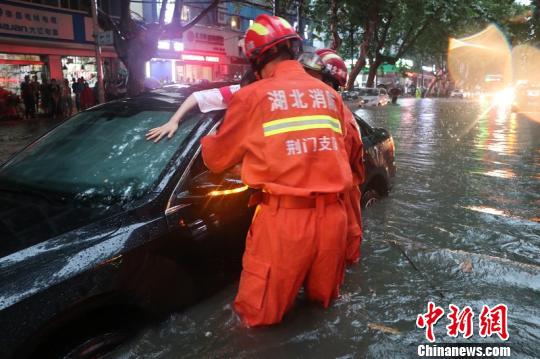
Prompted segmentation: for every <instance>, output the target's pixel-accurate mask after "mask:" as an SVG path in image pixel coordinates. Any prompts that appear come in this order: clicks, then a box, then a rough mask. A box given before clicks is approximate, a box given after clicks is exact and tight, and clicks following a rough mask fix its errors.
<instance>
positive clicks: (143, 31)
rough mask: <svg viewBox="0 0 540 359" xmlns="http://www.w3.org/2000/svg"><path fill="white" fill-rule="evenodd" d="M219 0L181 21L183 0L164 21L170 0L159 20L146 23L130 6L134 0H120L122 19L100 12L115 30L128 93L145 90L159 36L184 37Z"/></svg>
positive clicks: (104, 22)
mask: <svg viewBox="0 0 540 359" xmlns="http://www.w3.org/2000/svg"><path fill="white" fill-rule="evenodd" d="M219 2H220V0H212V1H211V2H210V3H209V4H207V5H206V7H205V8H204V9H202V11H201V12H200V13H199V14H198V15H197V16H195V17H194V18H193V19H192V20H191V21H189V22H188V23H186V24H182V23H181V21H180V14H181V11H182V6H183V1H182V0H176V1H175V4H174V10H173V17H172V21H171V22H170V23H169V24H166V23H165V9H166V6H167V3H168V0H163V1H162V3H161V9H160V14H159V22H158V23H154V24H144V23H143V22H142V21H139V20H135V19H134V18H133V17H132V13H131V10H130V5H131V0H120V11H121V13H120V21H119V23H116V22H115V21H114V20H112V19H111V18H110V17H108V16H107V14H105V13H103V12H100V14H99V15H100V16H99V19H100V25H101V26H102V27H104V28H105V29H108V30H113V33H114V47H115V50H116V53H117V54H118V57H119V58H120V60H121V61H122V62H123V63H124V65H125V66H126V67H127V69H128V74H129V78H128V88H127V91H128V95H129V96H136V95H138V94H139V93H141V91H142V90H143V81H144V77H145V64H146V62H147V61H150V59H151V58H152V57H154V55H155V54H156V51H157V44H158V41H159V39H160V38H171V37H181V36H182V34H183V33H184V32H185V31H187V30H188V29H190V28H191V27H193V26H194V25H195V24H196V23H198V22H199V21H200V20H201V19H202V18H203V17H205V16H206V15H207V14H208V13H209V12H210V11H211V10H212V9H214V8H215V7H216V6H217V5H218V4H219Z"/></svg>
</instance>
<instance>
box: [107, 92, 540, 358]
mask: <svg viewBox="0 0 540 359" xmlns="http://www.w3.org/2000/svg"><path fill="white" fill-rule="evenodd" d="M399 103H400V104H399V105H398V106H393V105H389V106H386V107H381V108H375V109H370V110H359V111H358V112H357V113H358V114H359V115H360V116H362V117H364V118H366V120H368V122H371V123H372V124H374V125H376V126H381V127H385V128H388V129H389V130H390V132H391V133H392V134H393V136H394V139H395V142H396V163H397V168H398V172H397V178H396V183H395V186H394V189H393V191H392V193H391V194H390V197H389V198H387V199H385V200H383V201H382V202H381V203H380V204H379V205H377V206H375V207H373V208H371V209H370V210H369V211H366V212H365V213H364V228H365V229H364V242H363V244H362V255H363V258H362V262H361V264H360V265H356V266H353V267H351V268H349V269H348V270H347V277H346V280H345V283H344V285H343V291H342V296H341V297H340V298H339V300H337V301H336V302H335V303H334V304H333V305H332V306H331V307H330V308H329V309H327V310H323V309H321V308H320V307H318V306H316V305H311V304H309V303H306V302H305V301H304V300H300V301H299V302H298V305H296V306H295V308H294V309H293V311H292V312H291V313H290V314H289V315H287V316H286V318H285V320H284V322H283V323H282V324H281V325H278V326H275V327H272V328H262V329H245V328H243V327H242V326H241V325H240V324H239V323H238V321H237V320H236V317H235V315H234V313H233V312H232V310H231V305H230V303H231V302H232V300H233V298H234V294H235V292H236V286H237V283H235V284H232V285H231V286H230V287H229V288H228V289H226V290H224V291H223V292H221V293H219V294H218V295H216V296H214V297H212V298H209V299H208V300H206V301H204V302H201V303H199V304H198V305H197V306H194V307H192V308H190V309H188V310H187V311H185V312H183V313H178V314H175V315H172V316H171V317H170V318H169V319H168V320H167V321H166V322H163V323H161V324H160V325H158V326H156V327H153V328H150V329H148V330H146V331H144V332H143V333H142V334H141V335H140V336H139V337H138V338H137V339H136V340H134V341H133V342H132V343H129V344H128V345H126V346H124V347H123V348H121V349H120V350H118V351H117V352H116V353H115V354H114V355H113V356H114V357H119V358H136V357H166V358H169V357H170V358H175V357H191V358H200V357H234V358H252V357H256V356H258V357H304V358H310V357H343V358H353V357H359V358H363V357H368V358H393V357H411V356H413V355H414V353H415V352H416V346H417V345H418V344H420V343H423V342H424V340H425V339H424V333H423V332H422V331H420V330H418V329H416V327H415V320H416V316H417V315H418V314H419V313H421V312H422V311H424V310H425V307H426V304H427V301H429V300H433V301H435V303H436V304H437V305H439V306H442V307H445V308H446V309H447V308H448V305H449V304H451V303H452V304H455V305H458V306H460V307H463V306H465V305H470V306H471V307H472V308H473V310H474V311H475V313H480V310H481V308H482V305H484V304H486V305H495V304H497V303H505V304H507V305H508V307H509V318H508V322H509V333H510V340H509V343H510V344H511V347H512V354H513V355H515V356H516V357H525V358H526V357H531V358H532V357H535V356H536V355H537V347H538V343H539V342H540V320H539V318H540V307H539V306H538V298H539V291H540V224H539V223H538V220H537V218H539V217H540V214H539V213H538V208H539V204H540V186H539V177H538V176H539V174H538V164H539V163H540V151H539V148H540V125H539V124H537V123H535V122H533V121H529V120H527V119H526V118H524V117H522V116H520V115H518V116H514V117H511V116H510V114H509V112H508V111H507V112H505V115H504V117H503V116H502V115H501V113H498V111H497V109H496V108H489V107H482V106H481V105H480V104H479V103H478V102H473V101H467V100H449V99H421V100H414V99H400V100H399ZM535 219H536V220H535ZM405 255H406V256H407V257H408V258H410V260H411V261H412V262H413V263H414V264H415V267H416V269H415V268H414V267H413V266H412V265H411V263H410V262H409V260H408V259H407V258H406V256H405ZM441 295H442V297H441ZM445 324H446V323H445ZM445 324H442V323H441V324H438V325H437V326H436V327H435V335H436V337H437V338H438V341H440V342H460V341H463V339H461V340H460V339H459V338H457V339H450V338H448V337H447V336H446V332H445ZM474 330H475V332H474V333H475V335H474V337H473V338H472V339H474V340H473V341H474V342H482V341H484V339H482V338H480V337H479V336H478V330H477V327H475V329H474ZM491 341H496V339H493V338H492V339H491Z"/></svg>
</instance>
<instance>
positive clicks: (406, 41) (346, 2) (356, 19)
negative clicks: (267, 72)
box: [312, 0, 540, 88]
mask: <svg viewBox="0 0 540 359" xmlns="http://www.w3.org/2000/svg"><path fill="white" fill-rule="evenodd" d="M536 1H540V0H536ZM336 3H338V10H337V16H336V12H335V11H333V6H334V5H335V4H336ZM520 6H521V5H518V4H516V3H515V2H514V1H513V0H363V1H353V0H332V1H331V2H328V1H322V0H318V1H314V2H313V6H312V18H315V19H316V20H315V21H316V24H317V26H316V29H317V30H318V31H319V32H322V33H324V37H325V40H327V41H328V43H329V44H331V45H330V46H334V47H338V48H339V50H340V53H341V54H342V55H344V56H345V57H351V58H352V56H351V54H350V53H349V54H347V53H346V49H343V47H348V48H351V49H352V48H358V52H357V54H358V57H357V58H356V61H355V63H354V66H353V67H352V69H351V72H350V75H349V80H348V84H347V86H348V87H349V88H350V87H352V86H353V84H354V81H355V80H356V77H357V76H358V74H359V73H360V72H361V71H362V70H363V69H364V67H365V66H366V63H367V61H366V60H367V59H369V74H368V86H373V84H374V80H375V75H376V74H377V71H378V68H379V67H380V65H382V64H384V63H388V64H395V63H396V62H397V61H398V60H399V59H400V58H402V57H403V56H407V57H410V58H415V59H419V60H420V62H422V61H421V60H422V59H425V60H426V62H429V63H431V64H437V65H438V66H440V68H443V67H444V66H445V64H444V62H445V61H444V58H445V53H446V50H447V48H448V38H449V37H450V36H454V37H455V36H460V35H461V34H462V33H465V32H466V31H472V32H474V31H478V30H480V29H481V28H483V27H485V26H486V25H487V24H488V23H497V24H498V25H499V26H501V27H503V28H504V29H505V31H507V33H509V34H510V35H511V37H512V35H514V37H515V38H523V36H522V33H523V31H522V30H521V29H520V28H519V27H518V26H517V25H516V26H512V24H510V22H509V21H508V19H509V18H511V16H515V15H518V14H519V13H520V11H522V10H520ZM521 8H523V6H521ZM336 19H337V20H336ZM336 22H337V24H336ZM474 29H477V30H474ZM336 30H337V34H336V33H335V32H336ZM338 38H341V40H343V43H344V44H342V45H341V46H335V44H336V43H339V42H338V41H336V40H337V39H338ZM347 42H348V44H345V43H347ZM353 42H354V44H353ZM346 45H348V46H346ZM352 52H354V51H351V53H352ZM441 78H443V77H441Z"/></svg>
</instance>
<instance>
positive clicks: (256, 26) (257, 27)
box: [248, 22, 270, 36]
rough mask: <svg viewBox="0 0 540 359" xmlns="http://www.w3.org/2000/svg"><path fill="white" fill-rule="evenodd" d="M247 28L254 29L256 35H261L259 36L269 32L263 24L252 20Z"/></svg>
mask: <svg viewBox="0 0 540 359" xmlns="http://www.w3.org/2000/svg"><path fill="white" fill-rule="evenodd" d="M249 30H253V31H255V32H256V33H257V34H258V35H261V36H264V35H268V34H269V33H270V31H268V29H267V28H266V27H265V26H264V25H261V24H259V23H258V22H254V23H253V24H252V25H251V26H250V27H249V29H248V31H249Z"/></svg>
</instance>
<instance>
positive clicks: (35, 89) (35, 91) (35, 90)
mask: <svg viewBox="0 0 540 359" xmlns="http://www.w3.org/2000/svg"><path fill="white" fill-rule="evenodd" d="M30 87H31V88H32V93H33V94H34V105H35V108H34V112H35V113H36V114H37V113H39V82H38V78H37V76H36V75H34V76H32V82H31V83H30Z"/></svg>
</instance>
